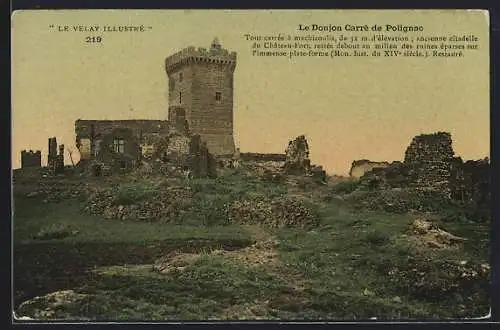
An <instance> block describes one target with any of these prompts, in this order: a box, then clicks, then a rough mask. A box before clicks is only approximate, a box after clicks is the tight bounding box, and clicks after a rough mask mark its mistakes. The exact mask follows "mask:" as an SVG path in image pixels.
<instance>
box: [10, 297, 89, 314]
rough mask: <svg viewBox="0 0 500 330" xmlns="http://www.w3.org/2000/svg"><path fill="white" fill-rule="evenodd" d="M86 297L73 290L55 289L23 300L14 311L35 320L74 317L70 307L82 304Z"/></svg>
mask: <svg viewBox="0 0 500 330" xmlns="http://www.w3.org/2000/svg"><path fill="white" fill-rule="evenodd" d="M87 298H89V296H88V295H86V294H81V293H76V292H75V291H73V290H63V291H56V292H52V293H49V294H47V295H44V296H38V297H34V298H32V299H30V300H27V301H25V302H23V303H22V304H21V305H20V306H19V308H18V309H17V311H16V312H17V314H18V315H19V316H27V317H32V318H34V319H35V320H36V319H38V320H47V319H51V320H53V319H69V318H71V319H75V317H74V315H72V313H71V310H72V309H71V307H72V306H73V305H80V304H83V303H84V302H85V300H86V299H87ZM79 319H80V320H83V318H79Z"/></svg>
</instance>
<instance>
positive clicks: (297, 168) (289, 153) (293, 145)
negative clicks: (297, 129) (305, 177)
mask: <svg viewBox="0 0 500 330" xmlns="http://www.w3.org/2000/svg"><path fill="white" fill-rule="evenodd" d="M285 155H286V161H285V172H287V173H290V174H305V173H307V172H308V170H309V169H310V166H311V161H310V159H309V145H308V143H307V139H306V137H305V136H304V135H300V136H298V137H297V138H295V139H294V140H291V141H290V142H289V143H288V147H287V148H286V150H285Z"/></svg>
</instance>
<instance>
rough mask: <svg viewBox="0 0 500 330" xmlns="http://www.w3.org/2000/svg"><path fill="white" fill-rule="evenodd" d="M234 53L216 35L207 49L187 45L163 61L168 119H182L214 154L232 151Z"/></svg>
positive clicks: (171, 120) (172, 121)
mask: <svg viewBox="0 0 500 330" xmlns="http://www.w3.org/2000/svg"><path fill="white" fill-rule="evenodd" d="M235 68H236V52H229V51H227V50H226V49H224V48H222V46H221V44H220V42H219V40H218V39H217V38H215V39H214V41H213V42H212V44H211V46H210V49H208V50H207V49H205V48H198V49H195V48H194V47H188V48H185V49H183V50H181V51H180V52H178V53H176V54H173V55H171V56H169V57H167V59H166V60H165V70H166V72H167V76H168V85H169V86H168V87H169V92H168V99H169V101H168V103H169V110H168V120H169V122H171V123H178V122H180V121H182V120H185V121H186V122H187V124H188V126H189V131H190V132H191V133H193V134H199V135H200V136H201V138H202V139H203V140H204V141H205V142H206V143H207V146H208V150H209V151H210V153H212V154H214V155H230V154H233V153H234V151H235V145H234V137H233V75H234V70H235Z"/></svg>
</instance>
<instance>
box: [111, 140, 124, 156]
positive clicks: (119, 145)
mask: <svg viewBox="0 0 500 330" xmlns="http://www.w3.org/2000/svg"><path fill="white" fill-rule="evenodd" d="M113 150H114V151H115V152H116V153H118V154H123V153H125V140H123V139H116V140H114V141H113Z"/></svg>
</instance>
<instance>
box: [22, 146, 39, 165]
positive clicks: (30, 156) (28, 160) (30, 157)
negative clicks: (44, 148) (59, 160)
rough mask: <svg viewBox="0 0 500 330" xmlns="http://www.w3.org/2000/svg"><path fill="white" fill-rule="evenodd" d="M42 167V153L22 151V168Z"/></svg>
mask: <svg viewBox="0 0 500 330" xmlns="http://www.w3.org/2000/svg"><path fill="white" fill-rule="evenodd" d="M41 166H42V152H41V151H40V150H37V151H33V150H30V151H27V150H22V151H21V168H27V167H41Z"/></svg>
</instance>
